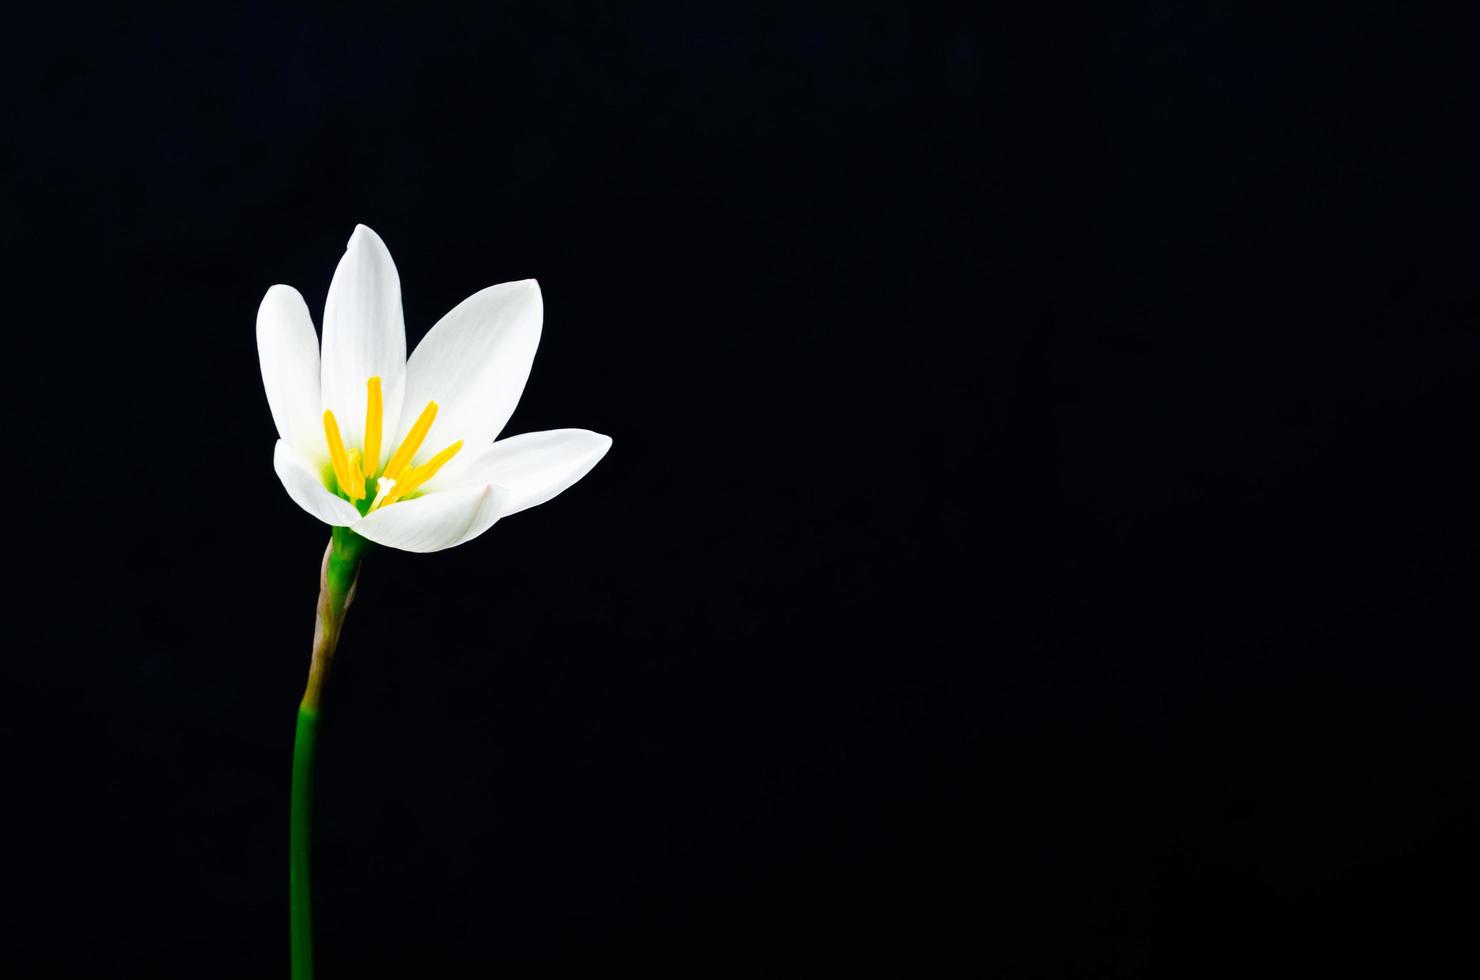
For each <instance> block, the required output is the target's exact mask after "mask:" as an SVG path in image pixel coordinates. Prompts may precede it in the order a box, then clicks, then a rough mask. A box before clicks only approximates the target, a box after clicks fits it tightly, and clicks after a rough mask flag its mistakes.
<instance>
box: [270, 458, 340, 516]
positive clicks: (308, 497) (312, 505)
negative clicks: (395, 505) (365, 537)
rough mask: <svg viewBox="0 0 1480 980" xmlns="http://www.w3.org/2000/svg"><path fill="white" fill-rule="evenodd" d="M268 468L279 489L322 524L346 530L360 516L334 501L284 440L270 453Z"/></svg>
mask: <svg viewBox="0 0 1480 980" xmlns="http://www.w3.org/2000/svg"><path fill="white" fill-rule="evenodd" d="M272 468H273V469H274V470H277V475H278V479H279V480H282V481H283V489H284V490H287V491H288V496H290V497H292V498H293V503H295V504H297V505H298V506H299V507H302V508H303V509H304V510H306V511H308V512H309V513H310V514H312V515H313V516H315V517H317V518H318V519H319V520H321V521H323V522H324V523H325V524H337V525H339V526H340V527H348V526H349V525H351V524H353V523H355V522H356V521H358V520H359V519H360V512H359V511H357V510H355V508H354V505H353V504H351V503H350V502H349V501H347V500H345V499H343V498H341V497H336V496H334V495H333V494H332V493H330V492H329V491H328V490H327V489H325V487H324V482H323V480H321V479H320V478H319V476H318V474H317V473H315V472H314V469H313V466H312V465H311V464H310V463H308V462H307V461H306V460H304V458H303V457H302V456H300V455H299V454H298V453H297V451H296V450H294V449H293V447H292V446H290V445H288V443H287V441H286V440H284V439H279V440H278V442H277V446H276V447H274V449H273V451H272Z"/></svg>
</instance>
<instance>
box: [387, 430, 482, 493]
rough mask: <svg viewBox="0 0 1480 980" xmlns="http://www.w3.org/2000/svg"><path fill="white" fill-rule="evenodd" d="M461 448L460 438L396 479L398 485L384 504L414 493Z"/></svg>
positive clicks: (392, 489) (393, 488)
mask: <svg viewBox="0 0 1480 980" xmlns="http://www.w3.org/2000/svg"><path fill="white" fill-rule="evenodd" d="M461 448H462V440H461V439H459V440H457V442H454V443H453V444H452V445H450V446H448V447H447V448H446V449H444V450H442V451H441V452H440V453H438V454H437V455H435V456H433V457H432V458H431V459H429V460H427V461H426V462H425V463H422V464H421V465H420V466H418V467H416V468H415V469H413V470H411V472H409V473H407V474H406V475H405V476H403V477H401V479H399V480H397V481H396V485H395V486H394V487H392V488H391V492H390V493H389V494H387V495H386V498H385V500H384V501H383V504H382V505H384V504H393V503H395V502H396V501H397V500H400V499H401V498H402V497H404V496H406V495H407V494H408V493H412V492H414V491H415V490H417V489H418V488H420V487H421V485H422V484H423V483H425V482H427V481H428V480H430V479H431V478H432V477H434V476H436V475H437V471H438V470H440V469H441V468H442V467H443V465H444V464H445V463H446V462H447V461H448V460H449V459H451V458H452V457H454V456H456V455H457V451H458V450H459V449H461Z"/></svg>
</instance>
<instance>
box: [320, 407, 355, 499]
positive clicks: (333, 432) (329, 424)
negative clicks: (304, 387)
mask: <svg viewBox="0 0 1480 980" xmlns="http://www.w3.org/2000/svg"><path fill="white" fill-rule="evenodd" d="M324 439H325V441H327V442H328V443H329V462H330V463H332V464H333V466H334V478H335V479H336V480H338V481H339V489H340V490H342V491H343V492H344V493H350V491H351V488H352V487H353V486H354V484H353V483H352V482H350V468H349V456H348V455H346V454H345V451H344V440H343V439H342V438H340V436H339V423H338V422H336V421H335V420H334V413H333V412H331V411H329V410H328V409H324Z"/></svg>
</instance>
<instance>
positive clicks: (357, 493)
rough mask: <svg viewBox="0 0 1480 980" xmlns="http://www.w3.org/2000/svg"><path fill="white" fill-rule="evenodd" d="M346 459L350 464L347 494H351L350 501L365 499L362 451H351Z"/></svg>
mask: <svg viewBox="0 0 1480 980" xmlns="http://www.w3.org/2000/svg"><path fill="white" fill-rule="evenodd" d="M345 459H346V460H347V461H348V463H349V481H350V486H349V487H348V488H346V490H345V492H346V493H348V494H349V499H350V500H363V499H365V477H364V475H363V474H361V473H360V451H359V450H358V449H351V450H350V451H349V453H348V454H347V455H346V457H345Z"/></svg>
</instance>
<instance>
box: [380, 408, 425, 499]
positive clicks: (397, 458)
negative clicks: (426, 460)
mask: <svg viewBox="0 0 1480 980" xmlns="http://www.w3.org/2000/svg"><path fill="white" fill-rule="evenodd" d="M436 417H437V403H436V402H427V407H426V408H424V409H422V410H421V415H420V416H418V417H417V419H416V424H415V425H413V426H412V427H411V431H410V432H408V433H406V439H405V441H403V442H402V443H401V448H399V449H397V450H396V452H395V454H394V455H392V456H391V460H390V462H389V463H386V464H385V475H386V476H388V477H390V478H391V479H392V480H397V481H399V480H400V477H401V471H402V470H404V469H405V468H406V464H407V463H409V462H411V457H412V456H415V455H416V451H417V450H418V449H420V448H421V443H422V440H423V439H425V438H426V437H427V432H428V431H429V430H430V429H431V427H432V420H433V419H435V418H436Z"/></svg>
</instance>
